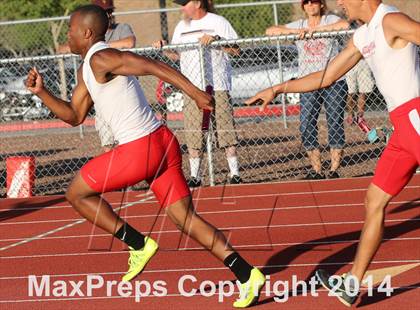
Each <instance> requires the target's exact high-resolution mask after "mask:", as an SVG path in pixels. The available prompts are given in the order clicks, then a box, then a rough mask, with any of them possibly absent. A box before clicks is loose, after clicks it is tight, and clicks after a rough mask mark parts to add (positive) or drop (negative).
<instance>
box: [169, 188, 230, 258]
mask: <svg viewBox="0 0 420 310" xmlns="http://www.w3.org/2000/svg"><path fill="white" fill-rule="evenodd" d="M191 199H192V198H191V196H188V197H185V198H182V199H180V200H178V201H177V202H175V203H173V204H172V205H170V206H168V207H167V208H166V213H167V214H168V216H169V218H170V219H171V220H172V221H173V222H174V223H175V225H177V227H178V228H179V229H180V230H181V231H182V232H184V233H185V234H187V235H188V236H190V237H192V238H193V239H194V240H196V241H197V242H199V243H200V244H201V245H202V246H203V247H205V248H206V249H208V250H210V252H211V253H212V254H213V255H214V256H216V257H217V258H218V259H220V260H221V261H223V260H224V259H225V258H226V257H227V256H229V255H230V254H232V253H233V252H234V251H233V249H232V247H231V245H230V244H229V243H228V241H227V240H226V237H225V236H224V234H223V233H222V232H221V231H219V230H217V229H216V228H215V227H214V226H212V225H211V224H210V223H208V222H206V221H205V220H204V219H203V218H201V217H200V216H199V215H198V214H197V213H195V210H194V207H193V205H192V202H191Z"/></svg>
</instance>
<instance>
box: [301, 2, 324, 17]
mask: <svg viewBox="0 0 420 310" xmlns="http://www.w3.org/2000/svg"><path fill="white" fill-rule="evenodd" d="M318 2H319V3H320V4H321V10H320V14H321V16H323V15H325V14H326V13H327V10H328V9H327V3H326V1H325V0H319V1H318ZM301 7H302V10H303V1H302V2H301Z"/></svg>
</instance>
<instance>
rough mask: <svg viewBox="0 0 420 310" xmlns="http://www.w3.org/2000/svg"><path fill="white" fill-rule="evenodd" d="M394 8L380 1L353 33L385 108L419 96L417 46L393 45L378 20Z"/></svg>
mask: <svg viewBox="0 0 420 310" xmlns="http://www.w3.org/2000/svg"><path fill="white" fill-rule="evenodd" d="M394 12H398V9H396V8H395V7H392V6H389V5H385V4H380V5H379V7H378V8H377V10H376V12H375V15H374V16H373V18H372V20H371V21H370V23H369V24H365V25H363V26H361V27H360V28H359V29H357V30H356V32H355V34H354V37H353V42H354V44H355V45H356V47H357V48H358V49H359V50H360V52H361V53H362V55H363V57H364V58H365V59H366V62H367V63H368V65H369V67H370V68H371V70H372V73H373V75H374V76H375V80H376V84H377V86H378V89H379V91H380V92H381V93H382V95H383V96H384V98H385V101H386V103H387V106H388V111H389V112H391V111H392V110H394V109H395V108H397V107H399V106H400V105H402V104H404V103H405V102H407V101H410V100H411V99H414V98H417V97H419V96H420V70H419V58H418V53H417V46H416V45H415V44H412V43H408V44H407V45H406V46H405V47H404V48H401V49H393V48H391V47H390V46H389V45H388V43H387V41H386V39H385V35H384V29H383V26H382V21H383V19H384V16H385V15H386V14H388V13H394Z"/></svg>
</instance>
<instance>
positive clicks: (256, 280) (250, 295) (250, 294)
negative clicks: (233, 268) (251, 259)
mask: <svg viewBox="0 0 420 310" xmlns="http://www.w3.org/2000/svg"><path fill="white" fill-rule="evenodd" d="M264 284H265V276H264V275H263V273H262V272H261V271H259V270H258V269H257V268H254V269H252V270H251V276H250V277H249V280H248V281H247V282H245V283H243V284H241V290H240V292H239V298H238V299H237V300H236V301H235V302H234V303H233V306H234V307H235V308H247V307H249V306H252V305H253V304H254V303H256V302H257V301H258V297H259V296H260V291H261V289H262V288H263V286H264Z"/></svg>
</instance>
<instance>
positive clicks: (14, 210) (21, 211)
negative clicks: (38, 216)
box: [0, 197, 66, 221]
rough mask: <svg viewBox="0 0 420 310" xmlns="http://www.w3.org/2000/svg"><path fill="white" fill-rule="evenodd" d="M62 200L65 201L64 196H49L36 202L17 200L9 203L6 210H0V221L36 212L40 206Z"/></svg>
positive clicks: (50, 204) (47, 205)
mask: <svg viewBox="0 0 420 310" xmlns="http://www.w3.org/2000/svg"><path fill="white" fill-rule="evenodd" d="M64 201H66V199H65V198H64V197H60V198H55V197H54V198H52V197H51V198H46V199H44V200H42V201H38V202H31V200H24V201H22V200H20V201H19V202H16V203H13V204H11V205H10V208H9V209H8V210H6V211H1V212H0V221H6V220H9V219H12V218H15V217H19V216H22V215H25V214H29V213H32V212H36V211H39V210H41V209H42V208H45V207H49V206H53V205H55V204H57V203H61V202H64Z"/></svg>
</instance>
